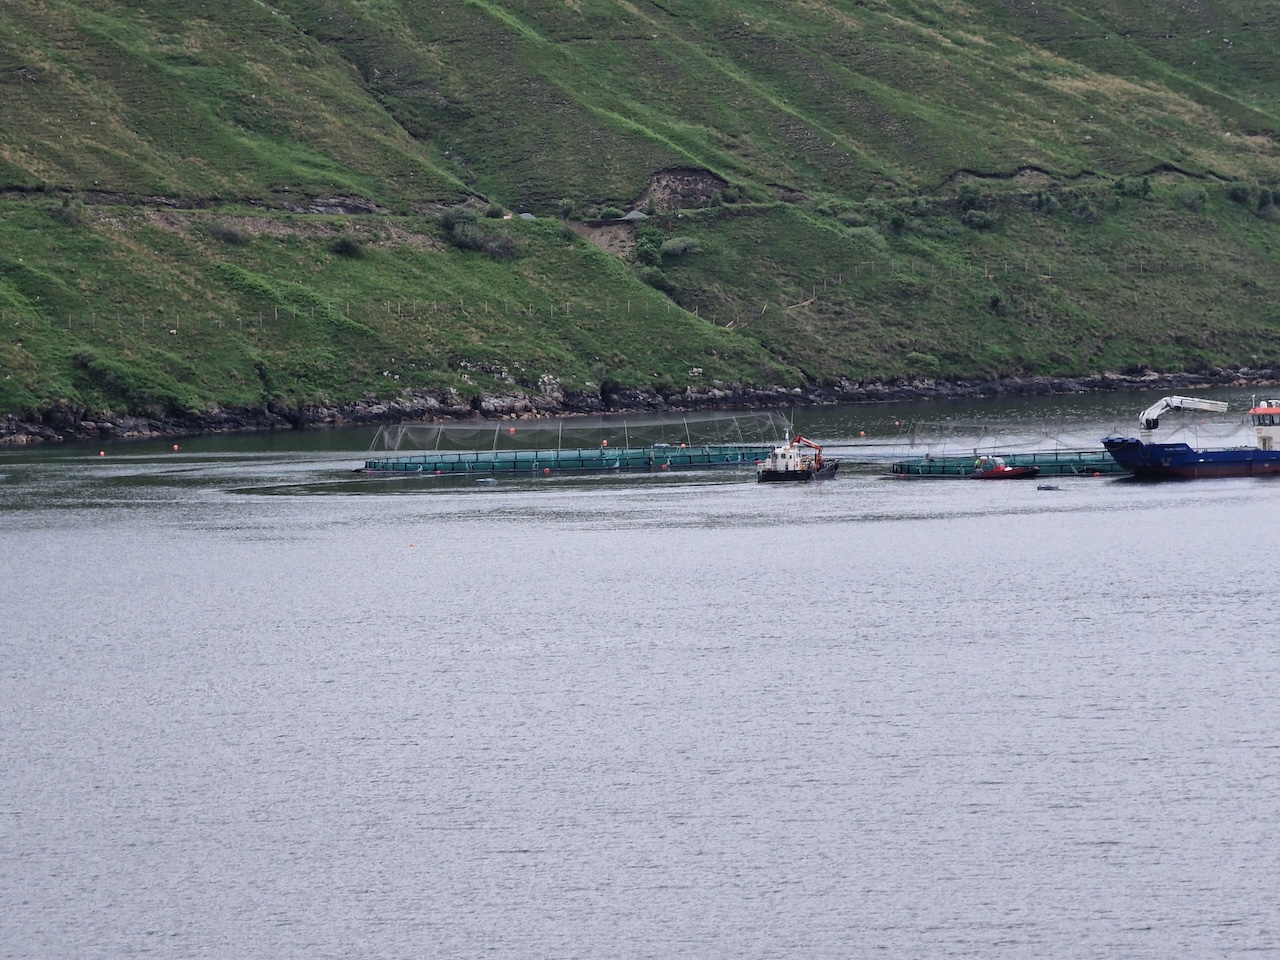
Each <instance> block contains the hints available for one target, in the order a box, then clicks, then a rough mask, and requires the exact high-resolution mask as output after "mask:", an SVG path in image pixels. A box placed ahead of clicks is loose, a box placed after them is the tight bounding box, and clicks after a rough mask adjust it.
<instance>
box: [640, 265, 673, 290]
mask: <svg viewBox="0 0 1280 960" xmlns="http://www.w3.org/2000/svg"><path fill="white" fill-rule="evenodd" d="M636 276H637V277H639V278H640V281H641V282H642V283H645V284H648V285H649V286H651V287H653V289H655V290H660V291H662V292H663V293H665V294H666V295H667V296H669V297H674V296H676V295H677V294H679V293H680V287H679V286H678V285H677V284H676V282H675V281H674V280H672V279H671V278H670V277H668V276H667V275H666V274H665V273H663V272H662V271H661V270H659V269H658V268H657V267H636Z"/></svg>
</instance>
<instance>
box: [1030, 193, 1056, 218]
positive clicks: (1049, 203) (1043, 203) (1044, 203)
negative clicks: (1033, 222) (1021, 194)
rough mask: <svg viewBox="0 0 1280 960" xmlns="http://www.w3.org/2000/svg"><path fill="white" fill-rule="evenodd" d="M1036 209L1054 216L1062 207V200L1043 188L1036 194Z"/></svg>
mask: <svg viewBox="0 0 1280 960" xmlns="http://www.w3.org/2000/svg"><path fill="white" fill-rule="evenodd" d="M1036 209H1037V210H1039V211H1040V212H1041V213H1047V214H1049V215H1050V216H1052V215H1053V214H1055V213H1057V212H1058V211H1059V210H1061V209H1062V201H1061V200H1059V199H1058V198H1057V197H1055V196H1054V195H1053V194H1052V193H1050V192H1049V191H1048V190H1041V191H1040V192H1039V193H1037V194H1036Z"/></svg>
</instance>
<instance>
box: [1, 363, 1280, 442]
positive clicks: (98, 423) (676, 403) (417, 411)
mask: <svg viewBox="0 0 1280 960" xmlns="http://www.w3.org/2000/svg"><path fill="white" fill-rule="evenodd" d="M1276 386H1280V369H1250V368H1238V369H1216V370H1211V371H1208V372H1205V373H1142V374H1116V373H1103V374H1097V375H1092V376H1087V377H1007V378H1001V379H995V380H982V379H971V380H951V381H943V380H912V381H889V382H874V381H852V380H841V381H839V382H837V383H834V384H827V385H822V386H813V387H808V388H803V389H802V388H790V389H788V388H785V387H741V386H733V385H726V384H716V383H713V384H711V385H709V386H700V387H689V388H688V389H687V390H685V391H684V392H682V393H677V394H671V395H667V396H663V395H662V394H659V393H656V392H654V391H646V390H636V389H630V388H626V387H613V388H606V389H605V390H602V391H600V392H598V393H552V394H549V395H538V394H525V393H512V394H508V395H494V396H479V397H474V398H470V399H467V398H464V397H462V396H461V395H460V394H458V393H457V392H456V391H444V392H441V393H425V392H423V393H406V394H404V395H402V396H400V397H398V398H396V399H394V400H383V399H379V398H378V397H376V396H375V395H373V394H367V395H366V396H365V397H364V398H363V399H361V400H358V401H355V402H352V403H345V404H335V405H331V406H309V407H302V408H297V409H292V408H288V407H285V406H284V405H280V404H276V405H272V406H270V407H246V408H214V409H211V410H209V411H207V412H204V413H201V414H198V415H193V416H185V417H166V416H163V415H157V416H118V417H99V418H90V417H88V416H87V415H86V414H85V412H84V411H81V410H76V409H74V408H72V407H69V406H59V407H54V408H52V409H50V410H47V411H44V412H43V413H42V414H41V416H40V417H38V418H35V419H22V418H19V417H16V416H13V415H9V416H7V417H5V418H4V419H3V420H0V445H24V444H39V443H59V442H65V441H78V440H110V439H115V440H126V439H145V438H157V437H183V436H192V435H195V434H201V433H231V432H256V431H271V430H296V429H308V428H327V427H342V426H357V425H381V424H389V423H409V422H424V421H425V422H433V421H458V420H475V419H480V420H506V419H528V418H534V417H556V416H573V415H585V414H601V413H635V412H651V413H660V412H664V411H681V410H726V411H727V410H759V409H768V408H778V407H789V406H821V405H828V404H838V403H884V402H889V401H911V400H946V399H982V398H996V397H1015V396H1049V395H1066V394H1078V393H1103V392H1107V393H1111V392H1117V391H1137V390H1153V391H1154V390H1165V391H1172V390H1195V389H1204V388H1207V387H1244V388H1248V387H1255V388H1263V387H1276Z"/></svg>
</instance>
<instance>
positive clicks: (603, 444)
mask: <svg viewBox="0 0 1280 960" xmlns="http://www.w3.org/2000/svg"><path fill="white" fill-rule="evenodd" d="M608 445H609V441H608V440H601V441H600V446H602V447H607V446H608Z"/></svg>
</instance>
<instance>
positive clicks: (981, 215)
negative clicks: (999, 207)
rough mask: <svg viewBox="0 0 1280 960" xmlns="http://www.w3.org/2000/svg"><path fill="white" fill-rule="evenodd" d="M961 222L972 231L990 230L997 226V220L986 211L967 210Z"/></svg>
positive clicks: (961, 217) (962, 215) (961, 216)
mask: <svg viewBox="0 0 1280 960" xmlns="http://www.w3.org/2000/svg"><path fill="white" fill-rule="evenodd" d="M960 222H961V223H963V224H964V225H965V226H966V227H968V228H969V229H970V230H990V229H991V228H992V227H994V226H995V225H996V218H995V216H994V215H993V214H990V213H987V212H986V211H985V210H966V211H965V212H964V213H963V214H961V215H960Z"/></svg>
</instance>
